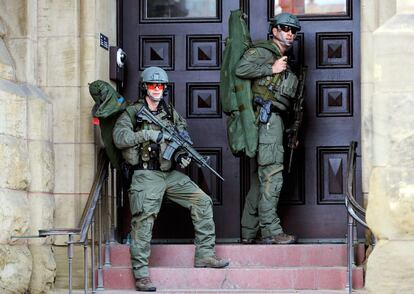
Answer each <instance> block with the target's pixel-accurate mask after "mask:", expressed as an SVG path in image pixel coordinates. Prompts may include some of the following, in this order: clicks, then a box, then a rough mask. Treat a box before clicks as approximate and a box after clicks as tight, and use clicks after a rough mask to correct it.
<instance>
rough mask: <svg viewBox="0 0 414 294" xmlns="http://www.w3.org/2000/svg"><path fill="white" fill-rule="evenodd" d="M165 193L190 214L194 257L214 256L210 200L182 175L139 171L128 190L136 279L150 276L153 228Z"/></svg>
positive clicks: (131, 248) (211, 204) (213, 233)
mask: <svg viewBox="0 0 414 294" xmlns="http://www.w3.org/2000/svg"><path fill="white" fill-rule="evenodd" d="M164 194H165V195H166V197H168V198H169V199H170V200H171V201H174V202H175V203H177V204H179V205H181V206H183V207H186V208H188V209H189V210H190V212H191V218H192V222H193V225H194V232H195V238H194V243H195V247H196V250H195V258H202V257H206V256H213V255H215V252H214V245H215V238H216V236H215V226H214V221H213V208H212V206H213V203H212V200H211V198H210V197H209V196H208V195H207V194H205V193H204V192H203V191H202V190H201V189H200V188H199V187H198V186H197V185H196V184H195V183H194V182H193V181H191V179H190V178H189V177H188V176H186V175H184V174H183V173H181V172H178V171H170V172H162V171H152V170H136V171H135V172H134V175H133V178H132V183H131V188H130V191H129V201H130V206H131V213H132V220H131V237H132V238H131V239H132V240H131V247H130V251H131V262H132V268H133V271H134V276H135V278H142V277H148V276H149V273H148V260H149V256H150V253H151V246H150V242H151V238H152V228H153V225H154V221H155V219H156V218H157V215H158V212H159V210H160V208H161V203H162V199H163V197H164Z"/></svg>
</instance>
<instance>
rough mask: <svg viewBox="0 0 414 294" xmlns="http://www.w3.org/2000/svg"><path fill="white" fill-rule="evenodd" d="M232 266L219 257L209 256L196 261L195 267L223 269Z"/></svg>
mask: <svg viewBox="0 0 414 294" xmlns="http://www.w3.org/2000/svg"><path fill="white" fill-rule="evenodd" d="M229 264H230V262H229V261H228V260H225V259H220V258H218V257H217V256H207V257H203V258H200V259H196V260H195V263H194V267H211V268H223V267H226V266H228V265H229Z"/></svg>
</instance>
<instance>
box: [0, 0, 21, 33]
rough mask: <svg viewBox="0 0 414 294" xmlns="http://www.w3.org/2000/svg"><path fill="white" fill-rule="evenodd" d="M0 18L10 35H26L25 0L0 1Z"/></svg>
mask: <svg viewBox="0 0 414 294" xmlns="http://www.w3.org/2000/svg"><path fill="white" fill-rule="evenodd" d="M0 19H2V20H3V21H4V22H5V24H6V26H7V34H8V35H9V36H10V37H14V38H15V37H19V38H21V37H25V36H26V35H27V1H26V0H15V1H0Z"/></svg>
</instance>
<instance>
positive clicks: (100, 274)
mask: <svg viewBox="0 0 414 294" xmlns="http://www.w3.org/2000/svg"><path fill="white" fill-rule="evenodd" d="M104 187H105V186H104ZM104 289H105V288H104V285H103V269H102V194H101V197H100V198H99V200H98V285H97V288H96V290H98V291H103V290H104Z"/></svg>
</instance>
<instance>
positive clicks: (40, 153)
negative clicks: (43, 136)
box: [28, 141, 55, 192]
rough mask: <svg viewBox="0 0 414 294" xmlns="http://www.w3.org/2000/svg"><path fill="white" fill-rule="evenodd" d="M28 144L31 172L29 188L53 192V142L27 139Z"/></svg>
mask: <svg viewBox="0 0 414 294" xmlns="http://www.w3.org/2000/svg"><path fill="white" fill-rule="evenodd" d="M28 145H29V166H30V174H31V181H30V186H29V190H30V191H37V192H53V189H54V184H55V164H54V159H55V158H54V154H53V144H52V143H50V142H47V141H29V143H28Z"/></svg>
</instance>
